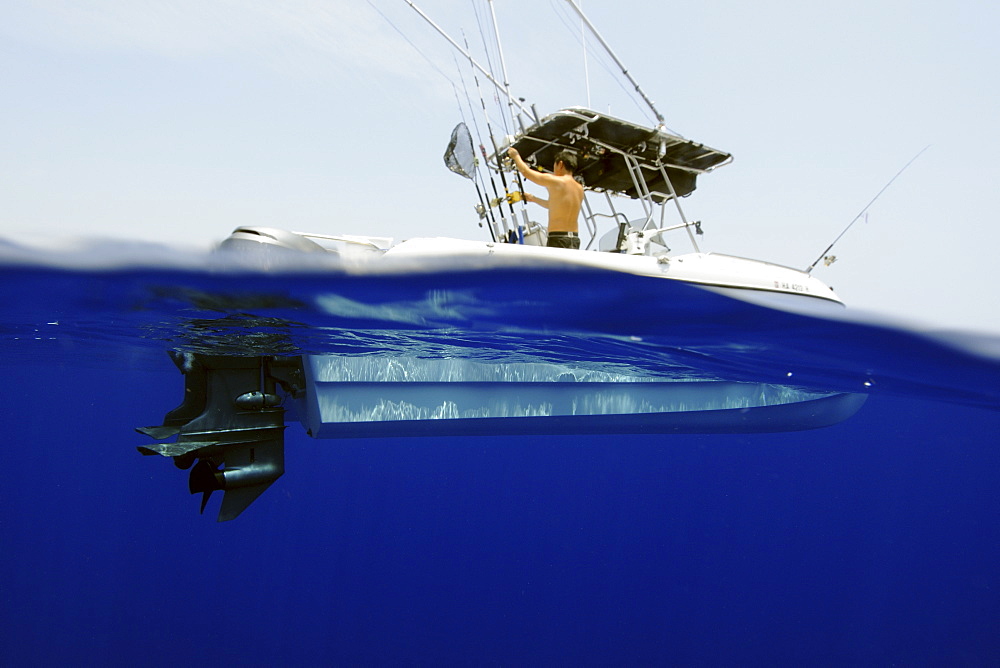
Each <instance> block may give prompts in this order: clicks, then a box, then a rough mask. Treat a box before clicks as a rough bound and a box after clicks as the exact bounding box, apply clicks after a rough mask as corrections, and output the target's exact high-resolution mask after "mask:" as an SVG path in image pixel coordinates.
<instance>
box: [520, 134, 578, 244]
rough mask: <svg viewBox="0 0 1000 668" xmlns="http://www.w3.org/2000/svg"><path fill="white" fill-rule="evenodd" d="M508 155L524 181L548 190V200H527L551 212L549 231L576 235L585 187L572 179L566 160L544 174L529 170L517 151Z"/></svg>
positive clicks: (558, 161)
mask: <svg viewBox="0 0 1000 668" xmlns="http://www.w3.org/2000/svg"><path fill="white" fill-rule="evenodd" d="M507 155H509V156H510V157H511V159H512V160H513V161H514V165H515V166H516V167H517V171H519V172H521V175H522V176H524V178H526V179H528V180H529V181H531V182H532V183H537V184H538V185H540V186H544V187H545V189H546V190H548V191H549V198H548V199H547V200H545V199H542V198H540V197H536V196H534V195H531V194H525V199H527V200H528V201H529V202H535V203H536V204H540V205H541V206H543V207H545V208H546V209H548V210H549V232H550V233H551V232H574V233H575V232H576V231H577V229H578V227H579V218H580V206H581V205H582V204H583V186H581V185H580V184H579V182H577V180H576V179H574V178H573V170H572V169H568V168H567V165H566V163H565V162H564V161H562V160H557V161H556V164H555V165H554V166H553V170H552V172H553V173H552V174H545V173H543V172H538V171H535V170H533V169H531V168H530V167H528V164H527V163H526V162H524V160H523V159H522V158H521V154H520V153H518V152H517V149H515V148H511V149H510V150H509V151H507Z"/></svg>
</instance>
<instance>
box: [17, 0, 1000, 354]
mask: <svg viewBox="0 0 1000 668" xmlns="http://www.w3.org/2000/svg"><path fill="white" fill-rule="evenodd" d="M416 4H417V5H418V6H419V7H420V8H421V9H422V10H423V11H424V12H426V13H427V14H428V15H429V16H430V17H432V18H433V19H434V20H435V21H436V22H437V23H438V24H440V25H441V27H442V28H443V29H444V30H445V31H447V32H448V33H449V34H450V35H452V36H453V37H454V38H455V39H457V40H459V41H461V40H462V39H463V38H464V39H468V41H469V43H470V45H471V50H472V51H473V52H474V55H475V56H476V58H477V60H480V61H482V62H483V64H484V66H486V65H487V58H486V56H485V55H484V49H483V43H484V39H483V37H482V33H481V30H480V25H482V26H483V29H484V31H485V32H486V33H487V36H488V37H489V36H491V35H490V33H491V31H492V27H491V25H490V24H489V22H488V12H489V5H488V4H486V3H485V2H479V3H478V4H474V3H473V2H462V1H459V0H452V1H446V0H426V1H423V0H422V1H420V2H417V3H416ZM493 7H494V8H495V11H496V15H497V21H498V30H499V32H500V37H501V41H502V44H503V56H504V63H505V65H506V68H507V72H508V80H509V82H510V85H511V90H512V92H513V93H514V94H515V95H517V96H520V97H524V98H525V99H526V100H527V102H528V103H532V104H535V106H536V108H537V109H538V111H539V112H540V113H542V114H546V113H550V112H553V111H556V110H558V109H560V108H564V107H567V106H573V105H582V106H590V107H592V108H594V109H597V110H600V111H604V112H608V113H611V114H612V115H615V116H618V117H621V118H624V119H627V120H630V121H634V122H643V123H647V122H649V121H650V118H651V116H650V113H649V110H648V109H647V108H645V107H644V106H643V105H641V104H637V103H636V102H635V101H634V95H632V96H630V95H629V94H628V90H627V85H626V86H623V85H622V82H623V77H622V76H621V75H620V73H618V72H617V70H616V69H615V67H614V66H613V64H611V63H610V59H609V58H608V56H607V55H606V54H604V53H603V52H602V51H601V49H600V47H599V46H598V45H597V43H596V42H595V41H594V40H593V39H592V38H588V39H587V40H586V49H585V48H584V44H583V43H581V42H582V34H583V31H582V27H581V25H580V22H579V20H578V19H577V18H575V17H574V16H573V15H571V12H570V10H569V7H568V4H567V3H566V2H565V1H564V0H547V1H546V0H534V1H529V0H495V2H494V3H493ZM583 8H584V10H585V12H586V13H587V15H588V16H589V18H590V19H591V20H592V22H593V23H594V24H595V25H596V26H597V28H598V30H599V31H600V32H601V34H602V36H603V37H604V38H605V39H606V41H607V42H608V43H609V44H610V45H611V46H612V48H613V49H614V50H615V52H616V54H617V55H618V57H619V59H620V60H621V61H622V62H623V63H624V64H625V65H626V66H627V68H628V69H629V72H630V74H631V75H632V76H633V77H634V78H635V79H636V80H637V81H638V82H639V84H640V85H641V86H642V88H643V90H645V91H646V92H647V94H648V95H649V97H651V98H652V99H653V100H654V101H655V103H656V106H657V108H658V109H659V111H660V112H661V113H662V114H663V115H664V117H665V118H666V125H667V127H668V128H670V129H671V130H673V131H674V132H677V133H679V134H681V135H683V136H685V137H687V138H689V139H693V140H695V141H698V142H702V143H705V144H707V145H709V146H712V147H714V148H718V149H721V150H724V151H727V152H730V153H732V154H733V155H734V156H735V159H734V161H733V163H732V164H730V165H727V166H725V167H723V168H720V169H719V170H717V171H715V172H713V173H711V174H707V175H704V176H702V177H701V178H700V179H699V184H698V190H697V191H696V192H695V193H694V194H693V195H692V196H690V197H688V198H685V199H683V200H682V202H681V203H682V206H683V208H684V211H685V214H686V215H687V217H688V218H689V219H692V220H700V221H702V225H703V229H704V230H705V235H704V237H703V238H702V239H701V241H700V244H701V248H702V250H709V251H714V252H720V253H728V254H733V255H740V256H745V257H752V258H756V259H762V260H768V261H772V262H776V263H779V264H785V265H789V266H793V267H798V268H805V267H807V266H808V265H809V264H810V263H812V262H813V260H815V259H816V258H817V257H818V256H819V255H820V254H821V253H822V252H823V250H824V249H825V248H826V247H827V245H828V244H829V243H830V242H831V241H833V240H834V238H836V236H837V235H838V234H840V233H841V232H842V231H843V230H844V228H845V227H847V225H848V224H850V223H851V221H852V220H854V219H855V217H856V216H857V215H858V214H859V212H861V211H862V209H864V208H865V206H866V205H867V204H868V203H869V202H870V201H871V200H872V198H873V197H875V195H876V194H877V193H879V191H880V190H882V188H883V187H884V186H886V184H887V183H889V181H890V180H891V179H892V178H893V177H894V176H895V175H896V174H897V173H898V172H899V170H900V169H901V168H902V167H903V166H904V165H905V164H906V163H907V162H908V161H909V160H910V159H911V158H913V156H914V155H916V154H917V153H918V152H920V151H921V150H922V149H924V148H925V147H929V148H927V150H926V151H925V152H924V153H923V154H922V155H921V156H920V158H918V159H917V160H916V161H915V162H913V164H912V165H911V166H910V167H909V168H908V169H907V170H906V171H905V172H904V173H903V174H902V175H900V176H899V178H898V179H897V180H896V181H894V182H893V183H892V185H891V186H889V187H888V188H887V189H886V190H885V191H884V192H883V193H882V194H881V196H879V198H878V199H877V200H876V201H875V202H874V203H873V204H872V206H871V207H870V208H869V209H868V212H867V213H868V215H867V218H862V219H860V220H858V222H856V223H855V224H854V226H853V227H852V228H851V230H850V231H849V232H848V233H847V234H846V235H845V236H844V237H843V238H842V239H841V241H840V242H838V244H837V245H836V247H835V248H834V249H833V251H832V253H833V254H834V255H836V256H837V257H838V261H837V262H836V263H834V264H833V265H831V266H829V267H825V266H823V265H822V264H821V265H820V266H819V267H818V268H817V269H816V270H815V272H814V275H815V276H817V277H818V278H820V279H821V280H823V281H825V282H827V283H829V284H830V285H832V286H833V287H834V288H835V289H836V290H837V292H838V294H839V295H840V296H841V297H842V298H843V299H844V300H845V302H847V303H848V304H849V305H850V306H851V307H852V308H856V309H860V310H864V311H872V312H877V313H879V314H882V315H884V316H887V317H891V318H899V319H902V320H904V321H906V322H911V323H915V324H919V325H923V326H928V327H932V328H943V329H964V330H973V331H982V332H988V333H993V334H997V333H1000V299H998V298H997V296H996V294H995V292H996V281H995V280H994V279H990V278H989V275H990V272H991V270H992V267H993V265H994V264H995V257H994V255H995V253H996V249H998V248H1000V225H998V224H997V223H998V221H997V218H998V216H997V213H996V212H997V207H998V205H997V203H996V201H995V199H996V197H995V194H996V192H997V185H996V184H997V183H998V182H1000V166H998V161H997V159H996V157H995V155H994V154H995V151H996V149H997V148H998V147H1000V128H998V126H997V123H996V122H995V119H996V118H997V117H998V116H1000V114H998V111H1000V87H998V86H997V85H996V82H997V81H1000V46H998V42H997V40H996V39H995V36H996V35H997V34H998V32H1000V5H997V4H996V3H987V2H981V1H980V2H971V1H968V0H959V1H958V2H954V3H939V2H933V3H932V2H916V1H908V2H902V1H900V2H895V1H887V0H870V1H865V2H861V1H857V2H855V1H847V2H841V3H802V2H792V1H784V0H780V1H779V0H776V1H772V2H759V3H745V2H737V1H735V0H706V1H704V2H697V3H649V2H640V1H639V0H616V1H615V2H600V1H598V0H585V1H584V2H583ZM477 14H478V16H477ZM456 56H458V54H457V53H456V52H455V51H454V50H453V49H452V48H451V47H450V46H449V45H448V44H447V43H446V41H445V40H444V39H443V38H442V37H440V36H439V35H438V34H437V33H436V32H435V31H434V30H433V29H432V28H431V27H430V26H429V25H428V24H427V23H425V22H424V21H423V20H422V19H421V18H420V17H419V16H418V15H417V13H416V12H414V11H413V9H411V8H410V7H409V6H408V5H407V3H406V2H405V1H404V0H392V1H390V0H373V1H372V2H361V1H352V2H346V1H345V0H339V1H337V0H328V1H326V2H319V1H314V0H290V1H288V2H282V3H272V2H265V1H263V0H241V1H240V2H235V1H223V0H184V1H170V0H161V1H157V2H152V1H149V0H131V1H129V2H124V1H121V0H119V1H112V0H92V1H90V2H87V3H72V2H67V1H65V0H39V1H37V2H29V1H21V0H5V1H4V2H0V95H2V99H3V101H4V102H3V104H2V105H0V128H2V130H0V155H2V157H3V159H2V161H0V238H5V239H8V240H12V241H18V242H28V243H50V244H53V243H63V242H65V241H67V240H72V239H76V238H80V237H111V238H116V239H128V240H138V241H150V242H157V243H169V244H172V245H180V246H184V247H192V248H209V247H210V246H211V245H212V244H214V243H217V242H218V241H220V240H222V239H223V238H225V237H226V236H227V235H228V234H229V233H230V232H231V231H232V230H233V229H234V228H235V227H237V226H238V225H264V226H272V227H282V228H287V229H293V230H308V231H311V232H318V233H325V234H367V235H379V236H391V237H394V238H395V239H396V240H402V239H406V238H411V237H416V236H453V237H463V238H473V239H485V238H487V237H488V234H487V233H486V232H485V230H482V229H479V228H478V227H477V225H476V216H475V214H474V212H473V206H474V205H475V204H476V202H477V201H478V200H477V196H476V192H475V189H474V187H473V185H472V183H471V182H470V181H468V180H465V179H463V178H461V177H459V176H457V175H455V174H452V173H450V172H448V171H447V170H446V168H445V167H444V163H443V161H442V154H443V152H444V149H445V146H446V144H447V141H448V138H449V135H450V132H451V130H452V128H453V127H454V125H455V124H456V123H458V122H459V121H463V120H464V121H466V122H468V123H469V124H470V127H472V128H473V130H474V132H475V127H476V126H475V125H474V124H473V114H472V110H481V106H482V104H481V102H480V99H481V98H480V94H479V93H478V92H477V88H476V85H475V81H474V79H473V77H472V71H471V69H470V67H469V66H468V65H467V64H466V63H463V64H461V65H460V62H459V60H460V57H456ZM488 61H489V62H491V63H492V64H493V66H494V67H496V66H497V65H498V64H499V58H498V57H497V53H496V52H495V50H493V51H492V52H491V54H490V57H489V59H488ZM496 69H497V71H499V68H496ZM479 84H480V87H481V88H482V90H483V96H484V98H485V99H486V105H487V110H488V114H489V117H490V126H491V127H492V128H493V130H494V132H495V134H498V135H501V134H505V132H507V131H509V130H505V129H504V128H503V126H504V119H505V118H506V117H505V115H504V113H503V112H504V109H503V106H502V105H497V103H496V100H495V99H494V91H493V90H489V89H487V85H488V84H487V82H486V81H485V79H484V78H483V77H482V76H480V77H479ZM475 122H476V123H478V127H479V130H480V134H481V135H482V136H483V138H484V141H485V142H488V138H487V137H486V134H487V133H486V124H485V122H484V119H483V118H482V115H481V114H478V115H477V116H476V120H475ZM507 122H508V123H510V121H509V119H507ZM533 214H534V216H535V217H536V218H538V219H544V217H543V215H542V214H541V213H540V212H539V211H534V212H533ZM685 238H686V237H685V236H684V235H683V234H681V235H680V236H679V237H677V238H676V240H675V242H674V243H672V244H671V245H672V247H673V248H674V251H675V252H686V251H688V250H690V247H689V245H687V243H686V242H685Z"/></svg>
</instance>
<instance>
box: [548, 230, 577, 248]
mask: <svg viewBox="0 0 1000 668" xmlns="http://www.w3.org/2000/svg"><path fill="white" fill-rule="evenodd" d="M545 245H546V246H547V247H549V248H570V249H572V250H579V249H580V236H579V235H578V234H577V233H576V232H549V240H548V241H546V242H545Z"/></svg>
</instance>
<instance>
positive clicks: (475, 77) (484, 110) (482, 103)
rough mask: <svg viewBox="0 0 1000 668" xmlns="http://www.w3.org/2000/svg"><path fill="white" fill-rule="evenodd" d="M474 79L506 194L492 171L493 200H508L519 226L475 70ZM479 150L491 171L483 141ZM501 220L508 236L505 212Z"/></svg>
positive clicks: (508, 230)
mask: <svg viewBox="0 0 1000 668" xmlns="http://www.w3.org/2000/svg"><path fill="white" fill-rule="evenodd" d="M463 39H465V38H464V37H463ZM465 47H466V49H468V48H469V40H468V39H465ZM472 80H473V81H475V82H476V93H478V94H479V104H480V106H481V107H482V108H483V118H484V119H485V120H486V133H487V134H488V135H489V137H490V143H491V144H493V154H494V155H495V156H496V158H497V172H498V173H499V174H500V182H501V183H502V184H503V191H504V196H503V197H501V196H500V193H498V192H497V184H496V181H495V180H494V179H493V174H492V172H490V185H491V186H492V187H493V198H494V199H493V202H495V203H496V204H497V205H501V206H502V204H501V203H502V202H503V201H504V200H506V201H507V205H508V207H509V208H510V215H511V218H512V221H511V222H512V224H513V225H515V226H517V214H516V213H515V211H514V203H513V202H512V201H511V198H510V193H509V192H508V190H507V177H506V175H505V174H504V171H503V170H502V169H500V168H499V167H500V164H499V163H500V156H499V155H498V154H499V152H500V149H499V147H498V145H497V140H496V136H495V135H494V134H493V124H492V123H490V114H489V111H487V109H486V100H485V98H483V89H482V87H481V86H480V85H479V77H478V76H476V73H475V72H473V73H472ZM479 150H480V152H482V154H483V161H484V162H485V163H486V170H487V171H488V172H489V171H490V163H489V157H488V156H487V155H486V147H485V146H483V145H482V143H480V144H479ZM500 220H501V222H503V233H504V236H508V235H509V234H510V232H511V230H510V228H509V227H508V226H507V218H506V217H505V216H504V215H503V213H501V214H500ZM518 238H519V239H520V235H518Z"/></svg>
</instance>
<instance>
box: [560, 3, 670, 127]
mask: <svg viewBox="0 0 1000 668" xmlns="http://www.w3.org/2000/svg"><path fill="white" fill-rule="evenodd" d="M566 2H568V3H569V4H570V6H571V7H572V8H573V11H575V12H576V13H577V15H578V16H579V17H580V20H582V21H583V22H584V23H585V24H587V28H589V29H590V32H591V33H592V34H593V35H594V37H596V38H597V41H598V42H600V43H601V46H603V47H604V50H605V51H607V52H608V55H609V56H611V59H612V60H614V61H615V64H616V65H618V69H620V70H621V71H622V74H624V75H625V77H626V78H627V79H628V80H629V83H631V84H632V85H633V86H634V87H635V92H637V93H639V95H640V96H642V99H643V101H644V102H645V103H646V104H647V105H648V106H649V108H650V109H651V110H652V111H653V115H655V116H656V120H657V121H658V122H659V124H660V126H661V127H662V126H663V125H664V124H665V122H666V121H664V119H663V115H662V114H660V112H659V111H657V109H656V105H655V104H653V101H652V100H650V99H649V96H647V95H646V93H645V92H644V91H643V90H642V88H641V87H640V86H639V83H638V82H637V81H636V80H635V79H633V78H632V75H631V74H629V72H628V69H627V68H626V67H625V65H624V64H623V63H622V61H621V60H619V59H618V56H616V55H615V52H614V51H612V50H611V47H610V46H609V45H608V43H607V42H605V41H604V38H603V37H601V33H599V32H597V28H595V27H594V24H593V23H591V22H590V19H588V18H587V16H586V14H584V13H583V10H582V9H580V7H579V6H578V5H577V4H576V3H575V2H573V0H566Z"/></svg>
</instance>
